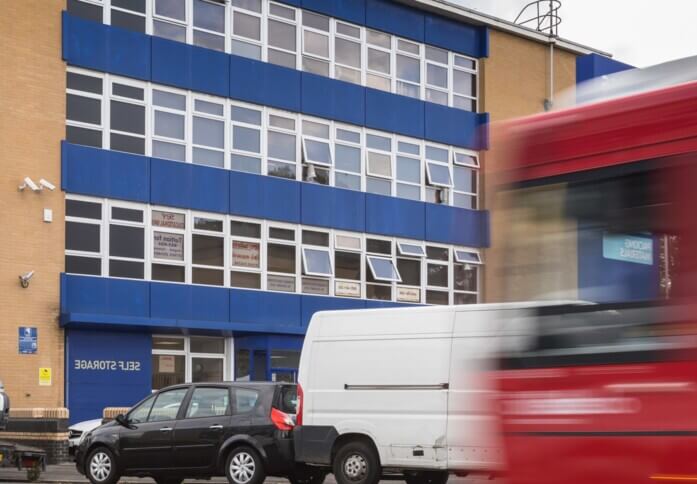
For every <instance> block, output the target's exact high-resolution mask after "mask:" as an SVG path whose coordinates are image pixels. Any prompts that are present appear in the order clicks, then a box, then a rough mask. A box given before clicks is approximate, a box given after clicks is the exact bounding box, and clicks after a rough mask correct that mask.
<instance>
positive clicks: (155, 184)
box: [151, 158, 230, 213]
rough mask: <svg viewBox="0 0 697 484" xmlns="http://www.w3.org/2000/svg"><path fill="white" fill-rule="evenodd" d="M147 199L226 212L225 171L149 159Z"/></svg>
mask: <svg viewBox="0 0 697 484" xmlns="http://www.w3.org/2000/svg"><path fill="white" fill-rule="evenodd" d="M151 170H152V175H151V194H152V195H151V202H152V203H154V204H160V205H168V206H172V207H181V208H193V209H196V210H206V211H212V212H219V213H227V210H228V206H229V201H228V187H229V182H228V177H229V175H230V171H229V170H223V169H220V168H211V167H208V166H199V165H192V164H190V163H182V162H179V161H169V160H161V159H159V158H152V161H151Z"/></svg>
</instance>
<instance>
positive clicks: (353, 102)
mask: <svg viewBox="0 0 697 484" xmlns="http://www.w3.org/2000/svg"><path fill="white" fill-rule="evenodd" d="M302 112H303V113H305V114H311V115H314V116H319V117H322V118H327V119H335V120H337V121H344V122H346V123H351V124H357V125H359V126H362V125H363V124H365V88H363V87H361V86H359V85H357V84H352V83H350V82H343V81H337V80H335V79H329V78H328V77H322V76H318V75H315V74H309V73H306V72H303V74H302Z"/></svg>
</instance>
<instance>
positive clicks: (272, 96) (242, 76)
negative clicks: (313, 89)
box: [230, 55, 301, 112]
mask: <svg viewBox="0 0 697 484" xmlns="http://www.w3.org/2000/svg"><path fill="white" fill-rule="evenodd" d="M300 85H301V72H300V71H296V70H295V69H288V68H285V67H281V66H277V65H274V64H267V63H265V62H259V61H255V60H253V59H247V58H245V57H239V56H235V55H231V56H230V97H231V98H233V99H239V100H241V101H247V102H252V103H257V104H263V105H267V106H272V107H275V108H281V109H287V110H289V111H295V112H299V111H300V109H301V104H300Z"/></svg>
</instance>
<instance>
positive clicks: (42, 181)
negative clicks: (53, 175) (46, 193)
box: [39, 178, 56, 191]
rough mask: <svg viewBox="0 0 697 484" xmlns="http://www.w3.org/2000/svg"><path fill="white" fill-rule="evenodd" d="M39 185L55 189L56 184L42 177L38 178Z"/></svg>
mask: <svg viewBox="0 0 697 484" xmlns="http://www.w3.org/2000/svg"><path fill="white" fill-rule="evenodd" d="M39 185H41V186H42V187H43V188H48V189H49V190H51V191H53V190H55V189H56V186H55V185H54V184H53V183H51V182H50V181H48V180H45V179H44V178H42V179H41V180H39Z"/></svg>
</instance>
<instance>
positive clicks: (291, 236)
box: [269, 227, 295, 240]
mask: <svg viewBox="0 0 697 484" xmlns="http://www.w3.org/2000/svg"><path fill="white" fill-rule="evenodd" d="M269 237H271V238H272V239H281V240H295V231H294V230H290V229H279V228H276V227H271V228H269Z"/></svg>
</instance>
